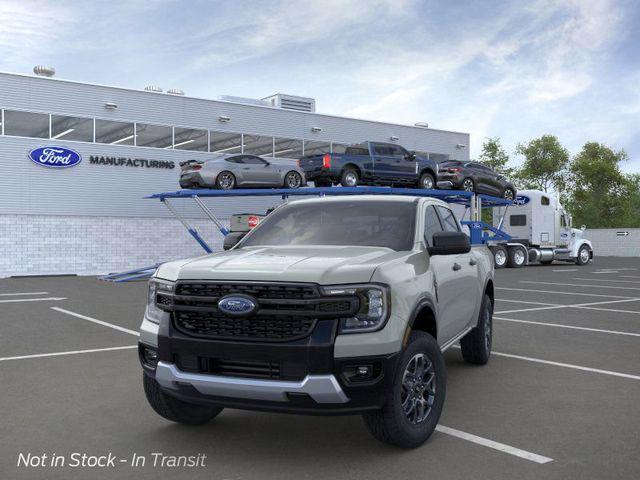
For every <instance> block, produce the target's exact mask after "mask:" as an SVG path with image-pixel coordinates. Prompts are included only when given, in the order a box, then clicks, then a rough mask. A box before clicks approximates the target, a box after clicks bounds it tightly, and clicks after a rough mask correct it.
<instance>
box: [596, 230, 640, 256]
mask: <svg viewBox="0 0 640 480" xmlns="http://www.w3.org/2000/svg"><path fill="white" fill-rule="evenodd" d="M625 232H626V233H628V235H624V233H625ZM584 238H586V239H587V240H591V242H592V243H593V253H594V256H600V257H640V228H594V229H591V228H589V229H587V230H586V231H585V232H584Z"/></svg>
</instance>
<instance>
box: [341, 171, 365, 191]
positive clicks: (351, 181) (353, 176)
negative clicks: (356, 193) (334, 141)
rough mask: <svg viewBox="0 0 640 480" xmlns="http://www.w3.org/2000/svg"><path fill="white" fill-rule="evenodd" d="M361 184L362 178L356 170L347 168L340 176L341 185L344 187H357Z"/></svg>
mask: <svg viewBox="0 0 640 480" xmlns="http://www.w3.org/2000/svg"><path fill="white" fill-rule="evenodd" d="M359 182H360V176H359V175H358V172H357V170H356V169H355V168H351V167H348V168H345V169H344V170H343V171H342V175H341V176H340V185H342V186H343V187H357V186H358V183H359Z"/></svg>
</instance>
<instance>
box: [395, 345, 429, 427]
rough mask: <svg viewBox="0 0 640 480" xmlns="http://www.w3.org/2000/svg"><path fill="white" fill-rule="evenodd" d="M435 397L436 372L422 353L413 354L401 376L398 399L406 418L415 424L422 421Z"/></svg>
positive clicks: (425, 417) (427, 414)
mask: <svg viewBox="0 0 640 480" xmlns="http://www.w3.org/2000/svg"><path fill="white" fill-rule="evenodd" d="M435 398H436V372H435V369H434V368H433V363H432V362H431V360H429V357H427V356H426V355H425V354H424V353H418V354H416V355H414V356H413V357H412V358H411V360H409V363H408V364H407V367H406V368H405V371H404V375H403V376H402V390H401V392H400V400H401V402H402V412H403V413H404V415H405V417H406V418H407V420H408V421H409V422H410V423H412V424H414V425H417V424H419V423H422V422H424V421H425V420H426V419H427V417H428V416H429V414H430V413H431V410H432V408H433V404H434V402H435Z"/></svg>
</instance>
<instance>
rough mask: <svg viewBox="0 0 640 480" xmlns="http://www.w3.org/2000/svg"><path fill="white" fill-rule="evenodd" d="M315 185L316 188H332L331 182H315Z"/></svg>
mask: <svg viewBox="0 0 640 480" xmlns="http://www.w3.org/2000/svg"><path fill="white" fill-rule="evenodd" d="M313 184H314V185H315V186H316V187H330V186H331V185H332V184H331V180H314V181H313Z"/></svg>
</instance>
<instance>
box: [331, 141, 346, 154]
mask: <svg viewBox="0 0 640 480" xmlns="http://www.w3.org/2000/svg"><path fill="white" fill-rule="evenodd" d="M348 146H349V145H346V144H344V143H332V144H331V153H339V154H341V153H344V152H345V151H346V150H347V147H348Z"/></svg>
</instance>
